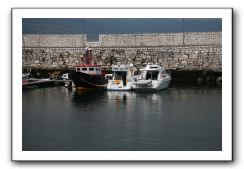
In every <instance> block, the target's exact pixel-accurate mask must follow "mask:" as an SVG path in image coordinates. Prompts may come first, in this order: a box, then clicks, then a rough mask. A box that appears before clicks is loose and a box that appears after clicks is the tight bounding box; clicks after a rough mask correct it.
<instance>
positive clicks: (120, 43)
mask: <svg viewBox="0 0 244 169" xmlns="http://www.w3.org/2000/svg"><path fill="white" fill-rule="evenodd" d="M22 44H23V51H22V53H23V54H22V60H23V67H31V68H45V69H63V68H64V69H66V68H68V69H72V68H73V67H74V65H75V64H78V63H80V62H81V61H82V60H83V59H84V56H83V54H84V47H85V46H90V47H92V48H93V54H94V56H95V61H96V63H97V64H101V65H103V66H104V67H110V66H111V64H113V63H134V64H136V65H137V66H138V67H142V66H145V65H146V64H147V63H149V62H150V63H152V62H157V63H161V64H162V65H164V66H165V68H167V69H179V70H212V71H221V69H222V33H221V32H202V33H199V32H192V33H185V34H183V33H157V34H108V35H99V41H98V42H87V37H86V35H29V34H28V35H23V43H22Z"/></svg>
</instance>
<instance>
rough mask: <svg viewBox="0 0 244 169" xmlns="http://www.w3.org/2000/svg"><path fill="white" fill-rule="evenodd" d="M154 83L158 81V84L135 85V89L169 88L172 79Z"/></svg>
mask: <svg viewBox="0 0 244 169" xmlns="http://www.w3.org/2000/svg"><path fill="white" fill-rule="evenodd" d="M152 83H154V84H155V83H157V84H156V85H145V86H137V85H134V86H133V89H134V90H135V91H136V92H155V91H159V90H163V89H167V88H168V87H169V83H170V80H164V81H160V82H159V81H156V82H153V81H152Z"/></svg>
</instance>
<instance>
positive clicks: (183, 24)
mask: <svg viewBox="0 0 244 169" xmlns="http://www.w3.org/2000/svg"><path fill="white" fill-rule="evenodd" d="M182 22H183V23H182V28H183V46H185V18H183V20H182Z"/></svg>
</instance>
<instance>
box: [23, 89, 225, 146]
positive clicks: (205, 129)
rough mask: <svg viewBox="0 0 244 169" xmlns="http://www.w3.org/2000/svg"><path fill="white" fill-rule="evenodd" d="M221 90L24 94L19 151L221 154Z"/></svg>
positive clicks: (34, 90) (24, 91)
mask: <svg viewBox="0 0 244 169" xmlns="http://www.w3.org/2000/svg"><path fill="white" fill-rule="evenodd" d="M221 100H222V90H221V88H209V87H189V86H188V87H170V88H168V89H167V90H162V91H159V92H156V93H135V92H121V91H120V92H116V91H99V92H98V91H75V90H73V91H69V90H68V89H66V88H64V87H50V88H36V89H32V90H23V95H22V101H23V102H22V106H23V108H22V117H23V119H22V122H23V124H22V136H23V138H22V146H23V151H221V150H222V101H221Z"/></svg>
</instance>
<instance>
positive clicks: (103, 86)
mask: <svg viewBox="0 0 244 169" xmlns="http://www.w3.org/2000/svg"><path fill="white" fill-rule="evenodd" d="M80 79H81V80H82V81H84V82H86V83H88V84H90V85H92V86H96V87H105V86H106V85H98V84H93V83H90V82H88V81H87V80H85V79H83V78H81V77H80Z"/></svg>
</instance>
